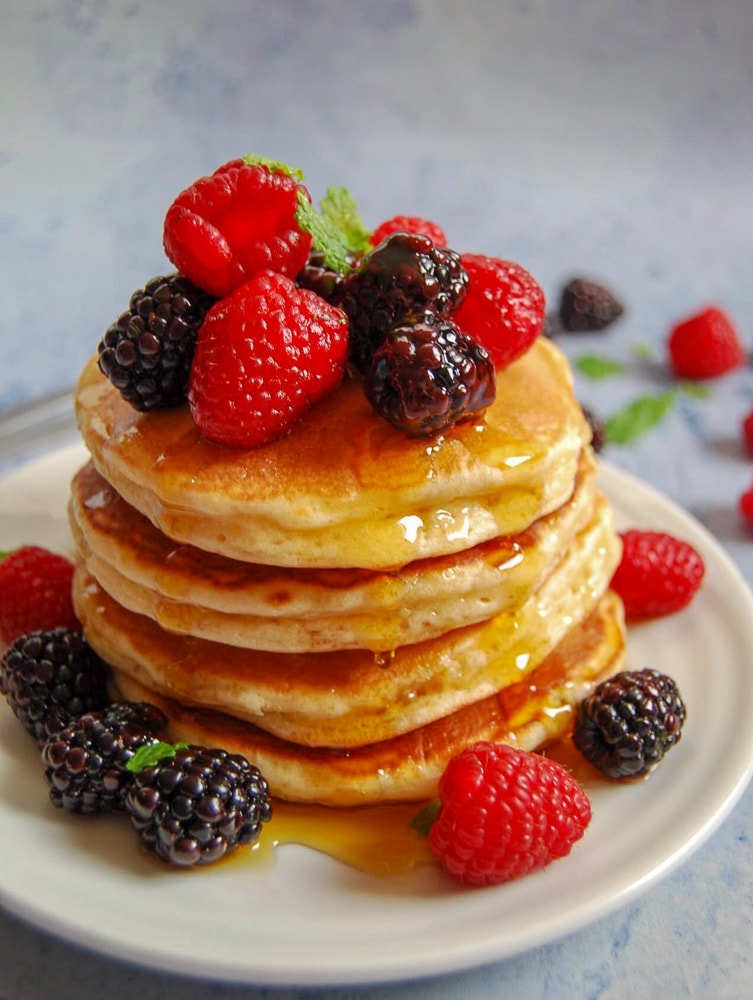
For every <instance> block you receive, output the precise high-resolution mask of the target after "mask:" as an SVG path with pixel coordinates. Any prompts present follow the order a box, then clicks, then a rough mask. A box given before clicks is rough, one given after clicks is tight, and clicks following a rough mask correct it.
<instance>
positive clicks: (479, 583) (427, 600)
mask: <svg viewBox="0 0 753 1000" xmlns="http://www.w3.org/2000/svg"><path fill="white" fill-rule="evenodd" d="M595 472H596V470H595V462H594V460H593V457H592V456H591V453H590V451H589V450H584V451H583V453H582V456H581V462H580V467H579V470H578V476H577V479H576V483H575V489H574V491H573V494H572V496H571V497H570V498H569V499H568V500H567V502H566V503H565V504H564V505H563V506H562V507H560V508H559V509H558V510H556V511H555V512H554V513H552V514H549V515H547V516H546V517H544V518H540V519H539V520H538V521H536V522H535V523H534V524H533V525H532V526H531V527H530V528H528V529H527V530H526V531H524V532H523V533H521V534H520V535H517V536H513V537H507V536H503V537H500V538H495V539H491V540H489V541H487V542H483V543H481V544H480V545H477V546H474V547H473V548H470V549H466V550H464V551H462V552H460V553H455V554H452V555H447V556H438V557H435V558H433V559H426V560H419V561H416V562H414V563H411V564H409V565H408V566H406V567H403V568H402V570H401V571H400V572H394V571H392V572H390V571H371V570H357V569H345V568H339V569H329V570H323V569H308V570H302V569H297V568H292V567H271V566H264V565H261V564H259V563H242V562H239V561H238V560H230V559H226V558H225V557H223V556H220V555H217V554H215V553H207V552H203V551H201V550H200V549H197V548H196V547H195V546H191V545H185V544H176V543H175V542H173V541H172V540H170V539H169V538H168V537H167V536H166V535H164V534H163V533H162V532H161V531H159V530H158V529H157V528H155V527H154V525H153V524H152V523H151V521H149V520H147V518H145V517H144V516H143V515H141V514H139V513H138V511H136V510H135V508H133V507H131V506H130V505H129V504H127V503H126V502H125V501H124V500H123V499H122V498H121V497H120V496H119V495H118V494H117V493H116V492H115V490H114V489H113V488H112V487H111V486H110V485H109V484H108V483H107V482H105V481H104V480H103V479H102V477H101V476H100V475H99V473H98V472H97V471H96V469H95V468H94V466H93V465H92V464H89V465H87V466H85V467H84V468H83V469H81V470H80V471H79V472H78V473H77V475H76V476H75V477H74V479H73V483H72V491H71V501H70V523H71V530H72V533H73V536H74V539H75V541H76V543H77V547H78V550H79V553H80V554H81V556H82V558H83V561H84V563H85V564H86V567H87V569H88V571H89V572H90V573H91V575H92V576H93V577H94V578H95V579H96V580H97V582H98V583H99V584H100V586H101V587H102V588H103V589H104V590H106V591H107V592H108V594H110V596H111V597H113V598H114V599H115V600H116V601H118V602H119V603H120V604H122V605H124V606H125V607H126V608H128V609H129V610H131V611H134V612H137V613H138V614H142V615H146V616H147V617H149V618H151V619H153V620H154V621H156V622H158V623H159V624H160V625H161V626H162V627H163V628H164V629H166V630H167V631H168V632H174V633H178V634H186V635H195V636H199V637H201V638H204V639H209V640H212V641H215V642H225V643H228V644H230V645H235V646H243V647H250V648H253V649H264V650H271V651H277V652H320V651H324V650H335V649H369V650H373V651H385V650H390V649H394V648H395V647H397V646H402V645H406V644H411V643H416V642H422V641H424V640H426V639H430V638H435V637H437V636H439V635H442V634H443V633H444V632H448V631H450V630H452V629H456V628H460V627H463V626H465V625H470V624H475V623H476V622H480V621H483V620H485V619H488V618H490V617H492V616H493V615H496V614H499V613H500V612H502V611H511V610H513V609H514V608H515V607H517V606H519V605H521V604H523V603H525V602H526V601H527V600H528V599H529V598H530V596H531V595H532V594H533V593H534V591H535V590H536V589H537V588H538V587H539V586H540V585H541V583H542V581H543V579H544V578H545V576H546V575H547V574H548V573H549V572H550V570H551V567H552V565H554V564H555V563H556V562H557V560H558V559H559V556H560V553H562V552H564V551H566V550H567V549H568V548H569V547H570V546H571V545H572V544H573V542H574V540H575V538H576V536H577V534H578V533H579V532H581V531H582V530H583V529H584V528H585V527H586V526H587V525H588V524H589V523H590V522H591V521H593V520H594V518H598V519H600V520H602V519H604V517H605V512H604V506H605V504H606V501H605V500H604V498H603V497H602V496H601V495H600V494H599V493H597V491H596V487H595Z"/></svg>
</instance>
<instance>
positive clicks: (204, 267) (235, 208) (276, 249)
mask: <svg viewBox="0 0 753 1000" xmlns="http://www.w3.org/2000/svg"><path fill="white" fill-rule="evenodd" d="M299 192H300V193H302V194H303V196H304V197H306V198H308V192H307V191H306V189H305V188H304V187H303V185H301V184H300V183H299V182H298V181H296V180H295V178H293V177H292V176H291V175H290V174H288V173H285V172H284V171H283V170H281V169H274V170H272V169H270V168H269V167H267V166H265V165H262V164H249V163H246V162H244V161H243V160H241V159H238V160H231V161H230V162H229V163H226V164H224V166H221V167H219V168H218V169H217V170H215V172H214V173H213V174H211V175H210V176H208V177H201V178H200V179H199V180H197V181H195V182H194V183H193V184H191V185H190V187H188V188H186V190H185V191H183V192H181V194H179V195H178V197H177V198H176V199H175V201H174V202H173V203H172V205H171V206H170V208H169V209H168V210H167V214H166V215H165V222H164V232H163V242H164V248H165V253H166V254H167V257H168V259H169V260H171V261H172V263H173V264H174V265H175V267H176V268H177V269H178V271H180V272H181V274H184V275H185V276H186V277H187V278H189V279H190V280H191V281H193V282H194V284H196V285H198V286H199V288H203V289H204V290H205V291H207V292H211V294H212V295H216V296H218V297H222V296H224V295H229V294H230V293H231V292H232V291H234V290H235V289H236V288H238V287H239V286H240V285H242V284H243V283H244V282H246V281H248V280H249V278H251V277H253V276H254V275H255V274H257V273H258V272H259V271H264V270H272V271H277V272H278V273H280V274H286V275H288V276H289V277H291V278H294V277H295V276H296V274H298V272H299V271H300V270H301V268H302V267H303V266H304V265H305V263H306V261H307V260H308V256H309V251H310V250H311V245H312V239H311V235H310V234H309V233H307V232H305V231H304V230H303V229H301V227H300V226H299V224H298V222H297V220H296V212H297V210H298V196H299Z"/></svg>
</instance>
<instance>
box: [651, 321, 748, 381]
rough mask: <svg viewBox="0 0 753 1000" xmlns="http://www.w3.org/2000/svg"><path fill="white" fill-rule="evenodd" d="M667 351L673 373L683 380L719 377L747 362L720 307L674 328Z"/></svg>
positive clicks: (732, 328)
mask: <svg viewBox="0 0 753 1000" xmlns="http://www.w3.org/2000/svg"><path fill="white" fill-rule="evenodd" d="M667 348H668V351H669V362H670V365H671V367H672V370H673V371H674V373H675V375H677V376H679V377H680V378H688V379H707V378H717V377H718V376H720V375H725V374H726V373H727V372H731V371H734V369H735V368H740V367H741V366H742V365H743V364H744V363H745V359H746V351H745V348H744V347H743V345H742V343H741V341H740V337H739V335H738V332H737V330H736V329H735V327H734V325H733V324H732V321H731V320H730V318H729V317H728V316H727V315H726V314H725V313H724V312H722V310H721V309H719V308H718V307H717V306H709V307H708V308H706V309H703V310H701V312H698V313H696V314H695V315H693V316H690V317H689V318H688V319H685V320H683V321H682V322H681V323H678V324H677V325H676V326H674V327H673V329H672V330H671V332H670V335H669V340H668V342H667Z"/></svg>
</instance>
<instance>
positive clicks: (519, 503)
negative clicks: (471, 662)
mask: <svg viewBox="0 0 753 1000" xmlns="http://www.w3.org/2000/svg"><path fill="white" fill-rule="evenodd" d="M75 404H76V414H77V419H78V424H79V428H80V431H81V435H82V437H83V439H84V442H85V443H86V445H87V446H88V448H89V451H90V452H91V455H92V459H93V461H94V464H95V466H96V467H97V469H98V471H99V472H100V474H101V475H102V476H103V478H104V479H106V480H107V481H108V482H109V483H110V484H111V485H112V486H113V488H114V489H115V490H117V492H118V493H119V494H120V495H121V496H122V497H123V498H124V499H125V500H126V501H127V502H128V503H129V504H131V506H133V507H135V508H136V509H137V510H139V511H140V512H141V513H142V514H143V515H144V516H146V517H147V518H149V520H151V521H152V522H153V523H154V524H155V525H156V526H157V527H159V528H160V530H161V531H163V532H164V533H165V534H166V535H167V536H168V537H169V538H171V539H173V540H174V541H176V542H184V543H187V544H191V545H195V546H196V547H198V548H201V549H205V550H207V551H210V552H217V553H219V554H221V555H224V556H227V557H228V558H233V559H239V560H242V561H247V562H256V563H265V564H269V565H274V566H297V567H345V568H348V569H352V568H365V569H392V568H395V567H399V566H403V565H406V564H407V563H410V562H414V561H415V560H418V559H425V558H430V557H434V556H441V555H447V554H449V553H453V552H460V551H462V550H464V549H467V548H471V547H473V546H475V545H477V544H479V543H481V542H484V541H487V540H489V539H492V538H497V537H499V536H500V535H502V536H505V535H506V536H512V535H516V534H519V533H520V532H522V531H524V530H526V529H527V528H528V527H530V526H531V524H533V523H534V522H535V521H537V520H538V519H539V518H541V517H544V516H546V515H547V514H549V513H551V512H552V511H554V510H557V509H558V508H559V507H561V506H562V505H563V504H564V503H565V502H566V501H567V499H568V498H569V497H570V495H571V493H572V489H573V483H574V481H575V478H576V475H577V471H578V466H579V463H580V456H581V452H582V450H583V448H584V447H585V446H586V445H587V444H588V441H589V440H590V430H589V427H588V424H587V422H586V420H585V418H584V416H583V413H582V411H581V408H580V406H579V404H578V403H577V401H576V400H575V398H574V396H573V392H572V374H571V372H570V368H569V365H568V363H567V360H566V358H565V357H564V355H563V354H562V353H561V351H559V349H558V348H557V347H556V346H555V345H554V344H552V343H551V342H550V341H547V340H546V339H545V338H539V340H538V341H537V342H536V343H535V344H534V345H533V346H532V347H531V349H530V350H529V351H527V352H526V354H525V355H523V357H521V358H520V359H519V360H518V361H516V362H515V363H514V364H512V365H510V366H509V368H507V369H505V370H504V371H502V372H500V373H499V377H498V382H497V398H496V401H495V402H494V403H493V404H492V405H491V406H490V407H489V408H488V409H487V410H486V411H485V412H484V415H483V418H482V419H479V421H478V422H471V423H467V424H461V425H458V426H457V427H454V428H452V429H451V430H450V431H448V432H447V433H446V434H445V435H443V436H442V437H440V438H438V439H436V440H432V441H429V442H417V441H415V440H412V439H408V438H406V437H405V436H404V435H402V434H401V433H400V432H398V431H396V430H394V429H393V428H392V427H390V426H389V424H387V423H386V421H383V420H380V419H378V418H376V417H375V415H374V413H373V411H372V410H371V408H370V406H369V404H368V403H367V402H366V400H365V397H364V393H363V387H362V385H361V383H360V382H358V381H356V380H346V381H345V382H344V383H343V384H342V386H341V387H340V388H339V389H338V390H337V392H335V393H333V394H332V395H331V396H330V397H329V398H327V399H325V400H323V401H322V402H320V403H318V404H317V406H315V407H314V408H313V409H312V410H311V412H310V413H308V414H307V415H306V418H305V419H303V420H301V421H299V422H298V423H297V424H296V425H295V426H294V427H293V428H292V430H291V431H290V433H288V434H287V435H286V436H284V437H282V438H280V439H278V440H276V441H273V442H271V443H270V444H268V445H264V446H262V447H259V448H256V449H253V450H249V451H235V450H232V449H227V448H223V447H220V446H218V445H213V444H211V443H209V442H207V441H205V440H203V439H202V437H201V435H200V433H199V431H198V429H197V428H196V427H195V425H194V423H193V421H192V419H191V416H190V413H189V411H188V408H187V407H186V406H183V407H178V408H177V409H174V410H165V411H155V412H152V413H139V412H138V411H136V410H134V409H133V408H132V407H131V406H129V404H128V403H126V402H125V401H124V400H123V399H122V398H121V396H120V394H119V393H118V391H117V390H116V389H115V388H114V387H113V386H112V385H111V384H110V383H109V381H108V380H107V379H106V378H105V377H104V376H103V375H102V374H101V373H100V372H99V370H98V368H97V363H96V360H95V359H92V360H91V361H90V362H89V364H88V365H87V366H86V368H85V369H84V371H83V373H82V375H81V377H80V379H79V382H78V386H77V389H76V397H75Z"/></svg>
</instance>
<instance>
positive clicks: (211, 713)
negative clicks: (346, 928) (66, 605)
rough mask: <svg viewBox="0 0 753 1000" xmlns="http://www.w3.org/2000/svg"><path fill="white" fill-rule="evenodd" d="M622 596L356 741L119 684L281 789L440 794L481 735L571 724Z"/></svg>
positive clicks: (618, 650)
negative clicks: (455, 696)
mask: <svg viewBox="0 0 753 1000" xmlns="http://www.w3.org/2000/svg"><path fill="white" fill-rule="evenodd" d="M624 652H625V632H624V623H623V615H622V606H621V604H620V601H619V598H617V597H616V595H614V594H613V593H612V592H611V591H610V592H608V593H607V594H605V595H604V597H603V598H602V599H601V600H600V601H599V603H598V605H597V606H596V608H595V609H594V610H593V611H592V613H591V614H590V615H589V616H588V617H587V618H586V619H585V620H584V621H583V622H582V623H581V624H580V625H578V626H576V627H575V628H573V629H571V630H570V631H569V632H568V634H567V636H566V637H565V638H564V639H563V640H562V642H561V643H560V644H559V645H558V646H557V647H556V649H554V650H553V651H552V652H551V653H550V655H549V656H548V657H547V658H546V659H545V660H544V661H543V663H541V664H540V665H539V667H538V668H537V669H536V670H535V671H533V672H532V673H531V674H530V675H529V676H528V677H526V678H525V679H524V680H521V681H519V682H517V683H515V684H513V685H511V686H509V687H507V688H505V689H504V690H502V691H500V692H499V693H496V694H493V695H490V696H489V697H487V698H485V699H482V700H480V701H477V702H475V703H474V704H472V705H468V706H465V707H463V708H461V709H459V710H458V711H456V712H453V713H451V714H450V715H448V716H446V717H443V718H440V719H437V720H436V721H435V722H433V723H430V724H428V725H426V726H423V727H421V728H419V729H416V730H413V731H412V732H410V733H406V734H403V735H400V736H397V737H394V738H393V739H389V740H386V741H383V742H378V743H373V744H368V745H366V746H363V747H360V748H354V749H351V750H347V749H346V750H343V749H328V748H321V747H320V748H311V747H303V746H300V745H298V744H296V743H293V742H290V741H287V740H282V739H279V738H278V737H275V736H273V735H271V734H269V733H267V732H265V731H264V730H262V729H260V728H258V727H256V726H254V725H252V724H250V723H248V722H244V721H242V720H240V719H237V718H234V717H232V716H230V715H227V714H224V713H221V712H217V711H215V710H212V709H208V708H201V707H197V706H186V705H181V704H180V703H179V702H178V701H175V700H174V699H170V698H165V697H164V696H163V695H162V694H159V693H156V692H154V691H153V690H151V689H150V688H149V687H148V686H145V685H143V684H142V683H140V682H139V681H136V680H134V679H133V678H132V677H131V676H130V675H129V674H126V673H123V672H121V671H119V670H116V671H115V672H114V675H113V676H114V681H113V684H114V692H113V693H114V694H115V695H116V696H120V697H124V698H128V699H131V700H148V701H152V702H155V703H156V704H158V705H159V706H160V707H162V709H163V710H164V711H165V713H166V714H167V716H168V718H169V719H170V735H171V738H172V739H175V740H186V741H187V742H195V743H200V744H203V745H206V746H223V747H226V748H227V749H229V750H231V751H232V752H236V753H242V754H244V755H245V756H246V757H248V758H249V759H250V760H253V761H254V762H256V763H257V764H258V766H259V767H260V768H261V769H262V771H263V772H264V774H265V775H266V776H267V778H268V780H269V783H270V787H271V788H272V789H273V790H274V794H275V795H276V796H277V797H278V798H283V799H289V800H291V801H298V802H309V803H314V802H316V803H321V804H323V805H329V806H354V805H367V804H371V803H383V802H399V801H404V802H405V801H417V800H421V799H429V798H433V797H434V796H435V795H436V791H437V783H438V781H439V777H440V776H441V774H442V771H443V770H444V768H445V767H446V765H447V763H448V761H449V760H450V758H451V757H452V756H454V755H455V754H456V753H457V752H459V751H460V750H461V749H462V748H463V747H465V746H468V745H469V744H472V743H474V742H476V741H477V740H482V739H483V740H492V741H495V742H507V743H510V744H512V745H514V746H518V747H520V748H521V749H524V750H537V749H541V748H542V747H544V746H546V745H547V744H548V743H551V742H554V741H556V740H557V739H560V738H561V737H562V736H563V735H565V733H566V732H567V731H568V729H569V727H570V724H571V719H572V711H573V706H574V705H575V704H577V702H578V701H580V700H581V698H584V697H585V696H586V695H587V694H588V693H589V692H590V691H591V690H592V689H593V687H594V686H595V685H596V684H597V683H598V682H599V681H600V680H601V679H603V678H604V677H606V676H608V675H610V674H612V673H614V672H616V671H617V670H619V669H620V668H621V666H622V663H623V658H624Z"/></svg>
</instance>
